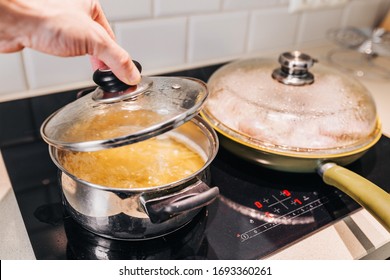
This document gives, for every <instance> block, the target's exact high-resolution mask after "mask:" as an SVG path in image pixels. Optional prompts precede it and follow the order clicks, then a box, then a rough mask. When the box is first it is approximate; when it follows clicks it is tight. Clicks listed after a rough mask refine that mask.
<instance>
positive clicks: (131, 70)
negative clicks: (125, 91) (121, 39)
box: [93, 40, 141, 85]
mask: <svg viewBox="0 0 390 280" xmlns="http://www.w3.org/2000/svg"><path fill="white" fill-rule="evenodd" d="M93 60H94V62H93V63H94V64H95V66H97V67H100V68H101V67H104V65H106V66H108V68H110V69H111V70H112V72H113V73H114V74H115V76H117V77H118V79H120V80H121V81H123V82H124V83H126V84H129V85H136V84H138V83H139V82H140V80H141V75H140V73H139V71H138V69H137V67H136V66H135V65H134V63H133V61H132V60H131V57H130V55H129V54H128V53H127V52H126V51H125V50H124V49H122V48H121V47H120V46H119V45H118V44H116V43H115V42H114V41H113V40H111V42H110V43H109V44H107V45H105V47H104V48H102V49H100V52H97V53H96V55H95V57H94V58H93ZM99 60H100V61H99Z"/></svg>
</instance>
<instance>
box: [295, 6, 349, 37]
mask: <svg viewBox="0 0 390 280" xmlns="http://www.w3.org/2000/svg"><path fill="white" fill-rule="evenodd" d="M342 14H343V9H342V8H335V9H326V10H315V11H308V12H306V13H304V14H302V16H301V22H300V26H299V32H298V36H297V42H298V43H299V44H302V43H308V42H325V41H326V40H327V39H326V36H327V35H326V34H327V32H328V30H329V29H331V28H338V27H340V26H341V16H342Z"/></svg>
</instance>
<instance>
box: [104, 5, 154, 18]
mask: <svg viewBox="0 0 390 280" xmlns="http://www.w3.org/2000/svg"><path fill="white" fill-rule="evenodd" d="M100 4H101V5H102V8H103V11H104V14H105V15H106V17H107V19H108V20H109V21H116V20H128V19H139V18H146V17H151V16H152V0H100Z"/></svg>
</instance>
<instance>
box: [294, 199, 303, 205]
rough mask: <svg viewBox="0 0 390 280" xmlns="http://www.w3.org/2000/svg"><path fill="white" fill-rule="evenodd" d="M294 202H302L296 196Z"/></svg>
mask: <svg viewBox="0 0 390 280" xmlns="http://www.w3.org/2000/svg"><path fill="white" fill-rule="evenodd" d="M294 202H296V203H298V204H299V205H301V204H302V201H300V200H299V199H298V198H296V199H294Z"/></svg>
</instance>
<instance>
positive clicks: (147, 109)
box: [41, 70, 208, 151]
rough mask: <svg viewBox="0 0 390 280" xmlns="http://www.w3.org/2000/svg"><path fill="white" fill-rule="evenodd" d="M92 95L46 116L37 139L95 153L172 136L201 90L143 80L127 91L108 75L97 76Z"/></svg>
mask: <svg viewBox="0 0 390 280" xmlns="http://www.w3.org/2000/svg"><path fill="white" fill-rule="evenodd" d="M94 81H95V82H96V83H97V84H98V85H99V87H97V88H96V90H95V91H93V92H91V93H89V94H87V95H85V96H83V97H81V98H79V99H77V100H75V101H73V102H72V103H69V104H68V105H66V106H65V107H63V108H61V109H60V110H58V111H57V112H55V113H53V114H52V115H51V116H49V117H48V118H47V119H46V120H45V122H44V123H43V124H42V126H41V135H42V137H43V139H44V140H45V141H46V142H47V143H49V144H50V145H53V146H56V147H57V148H61V149H66V150H73V151H97V150H102V149H107V148H112V147H118V146H122V145H126V144H131V143H135V142H139V141H142V140H146V139H148V138H151V137H154V136H157V135H159V134H161V133H163V132H166V131H168V130H171V129H173V128H175V127H177V126H179V125H181V124H183V123H185V122H186V121H188V120H189V119H191V118H192V117H194V116H195V115H196V114H197V113H198V112H199V110H200V108H201V106H202V105H203V103H204V101H205V99H206V97H207V95H208V91H207V87H206V85H205V84H204V83H203V82H202V81H199V80H196V79H191V78H179V77H145V76H143V77H142V80H141V82H140V83H139V84H138V85H135V86H128V85H126V84H123V83H122V82H121V81H120V80H119V79H117V78H116V77H115V76H114V75H113V73H112V72H111V71H109V70H97V72H95V74H94Z"/></svg>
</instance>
